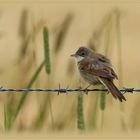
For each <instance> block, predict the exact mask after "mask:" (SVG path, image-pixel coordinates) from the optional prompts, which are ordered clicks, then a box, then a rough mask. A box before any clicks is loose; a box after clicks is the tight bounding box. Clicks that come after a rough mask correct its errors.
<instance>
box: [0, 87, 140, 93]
mask: <svg viewBox="0 0 140 140" xmlns="http://www.w3.org/2000/svg"><path fill="white" fill-rule="evenodd" d="M95 91H104V92H108V90H107V89H89V88H86V89H85V88H76V89H72V88H69V87H66V88H61V86H60V84H59V88H58V89H48V88H4V87H2V86H1V87H0V92H1V93H2V92H47V93H49V92H57V95H59V94H60V93H66V94H67V93H69V92H71V93H72V92H74V93H78V92H85V93H89V92H90V93H95ZM120 91H121V92H122V93H123V94H125V93H134V92H140V89H139V88H123V89H120Z"/></svg>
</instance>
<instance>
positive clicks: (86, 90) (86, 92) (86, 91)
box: [84, 84, 91, 95]
mask: <svg viewBox="0 0 140 140" xmlns="http://www.w3.org/2000/svg"><path fill="white" fill-rule="evenodd" d="M90 86H91V84H90V85H88V86H87V87H86V88H85V89H84V90H85V94H87V95H88V88H89V87H90Z"/></svg>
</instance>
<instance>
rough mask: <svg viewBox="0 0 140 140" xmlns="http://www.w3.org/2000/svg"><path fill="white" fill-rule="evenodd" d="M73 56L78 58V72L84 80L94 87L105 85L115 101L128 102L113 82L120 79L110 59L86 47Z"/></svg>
mask: <svg viewBox="0 0 140 140" xmlns="http://www.w3.org/2000/svg"><path fill="white" fill-rule="evenodd" d="M71 56H73V57H75V58H76V61H77V66H78V70H79V72H80V75H81V77H82V78H83V79H84V80H86V81H87V82H88V83H90V84H92V85H95V84H103V85H104V86H105V87H107V89H108V90H109V92H111V94H112V95H113V97H114V98H115V99H119V101H121V102H122V101H123V100H125V101H126V99H125V97H124V96H123V94H122V93H121V92H120V91H119V90H118V88H117V87H116V86H115V85H114V83H113V80H114V79H115V78H116V79H118V77H117V75H116V73H115V72H114V70H113V69H112V65H111V62H110V60H109V59H108V58H106V57H105V56H103V55H102V54H99V53H96V52H94V51H93V50H91V49H89V48H86V47H80V48H79V49H78V50H77V52H76V53H75V54H73V55H71Z"/></svg>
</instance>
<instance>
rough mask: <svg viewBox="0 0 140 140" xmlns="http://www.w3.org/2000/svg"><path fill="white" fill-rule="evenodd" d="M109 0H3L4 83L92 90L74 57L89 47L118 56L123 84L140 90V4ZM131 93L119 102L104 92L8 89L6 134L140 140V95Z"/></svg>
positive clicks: (3, 112)
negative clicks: (65, 92) (22, 90)
mask: <svg viewBox="0 0 140 140" xmlns="http://www.w3.org/2000/svg"><path fill="white" fill-rule="evenodd" d="M105 1H106V2H105ZM105 1H86V0H81V1H70V0H68V1H42V0H41V1H39V0H37V1H31V0H29V1H27V0H26V1H23V0H21V1H14V0H12V1H5V2H4V1H3V2H2V1H0V86H2V87H5V88H6V87H7V88H8V87H9V88H50V89H56V88H59V84H60V86H61V87H62V88H66V87H69V88H79V87H80V86H81V87H82V88H85V87H87V86H88V84H87V83H84V82H83V81H82V80H81V79H80V78H79V74H78V72H77V69H76V65H75V61H74V60H73V59H72V58H71V57H70V55H71V54H73V53H74V52H75V51H76V50H77V49H78V48H79V47H80V46H87V47H90V48H92V49H94V50H95V51H97V52H99V53H102V54H104V55H106V56H107V57H108V58H110V59H111V61H112V64H113V66H114V69H115V71H116V73H117V74H118V77H119V80H118V81H117V80H116V81H115V83H116V85H117V86H118V87H119V88H123V87H134V88H140V74H139V73H140V62H139V60H140V54H139V53H140V2H135V1H128V2H127V1H123V0H120V1H119V2H118V1H117V0H115V1H113V0H112V1H107V0H105ZM90 88H101V87H94V86H93V87H90ZM125 97H126V99H127V101H126V102H123V103H120V102H119V101H118V100H114V99H113V98H112V96H111V94H106V93H105V94H104V93H100V92H95V93H91V94H90V93H89V94H88V95H85V94H82V93H80V92H79V93H77V94H75V93H70V94H60V95H59V96H58V95H57V93H53V92H52V93H45V92H24V93H23V92H22V93H21V92H1V93H0V132H1V133H2V138H10V137H11V138H15V137H16V136H17V138H19V137H20V136H23V137H24V136H25V138H26V136H27V137H28V134H29V138H32V137H33V136H34V134H35V133H36V134H35V135H36V138H45V137H49V136H50V137H52V136H54V137H55V136H56V138H57V139H58V138H64V139H65V138H69V136H71V138H73V139H80V138H81V136H83V139H84V138H85V139H88V138H89V139H90V138H95V139H96V138H101V139H104V138H105V139H108V138H109V139H111V138H116V137H118V138H138V137H139V131H140V108H139V105H140V95H139V93H135V92H134V93H133V94H131V93H126V94H125ZM7 133H8V134H9V135H10V137H8V136H6V137H5V135H6V134H7ZM24 134H25V135H24Z"/></svg>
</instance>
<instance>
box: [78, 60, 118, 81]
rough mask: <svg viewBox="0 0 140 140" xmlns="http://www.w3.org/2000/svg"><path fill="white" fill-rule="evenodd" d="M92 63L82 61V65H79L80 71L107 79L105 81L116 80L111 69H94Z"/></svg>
mask: <svg viewBox="0 0 140 140" xmlns="http://www.w3.org/2000/svg"><path fill="white" fill-rule="evenodd" d="M95 65H97V64H95V63H94V62H93V61H92V62H91V61H90V62H89V61H83V63H81V64H80V69H81V70H83V71H85V72H87V73H88V74H91V75H94V76H98V77H101V78H107V79H110V80H112V79H115V78H116V79H118V77H117V75H116V73H115V72H114V70H113V69H112V68H111V67H108V66H106V67H105V66H104V67H100V66H98V67H96V66H95Z"/></svg>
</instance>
